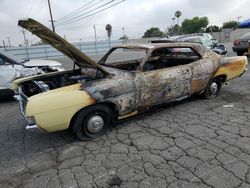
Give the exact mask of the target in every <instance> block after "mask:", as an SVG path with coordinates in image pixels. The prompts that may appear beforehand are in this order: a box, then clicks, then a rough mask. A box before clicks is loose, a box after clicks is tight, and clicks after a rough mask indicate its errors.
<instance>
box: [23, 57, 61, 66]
mask: <svg viewBox="0 0 250 188" xmlns="http://www.w3.org/2000/svg"><path fill="white" fill-rule="evenodd" d="M24 65H25V66H26V67H41V66H50V67H57V66H61V65H62V64H61V63H59V62H57V61H53V60H43V59H31V60H29V61H27V62H25V63H24Z"/></svg>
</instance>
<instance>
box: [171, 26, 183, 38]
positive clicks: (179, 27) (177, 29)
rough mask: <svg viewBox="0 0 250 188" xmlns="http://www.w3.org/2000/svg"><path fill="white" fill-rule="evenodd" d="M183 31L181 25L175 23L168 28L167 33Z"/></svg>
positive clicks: (174, 33) (178, 33)
mask: <svg viewBox="0 0 250 188" xmlns="http://www.w3.org/2000/svg"><path fill="white" fill-rule="evenodd" d="M182 33H183V32H182V27H181V26H179V25H178V24H175V25H174V26H172V27H170V28H168V34H169V35H170V36H173V35H181V34H182Z"/></svg>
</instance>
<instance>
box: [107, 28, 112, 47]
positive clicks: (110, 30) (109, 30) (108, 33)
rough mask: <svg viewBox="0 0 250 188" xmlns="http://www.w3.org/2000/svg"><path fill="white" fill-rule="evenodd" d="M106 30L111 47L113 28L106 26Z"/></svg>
mask: <svg viewBox="0 0 250 188" xmlns="http://www.w3.org/2000/svg"><path fill="white" fill-rule="evenodd" d="M105 29H106V31H107V35H108V38H109V47H110V46H111V45H110V37H111V35H112V26H111V25H110V24H107V25H106V26H105Z"/></svg>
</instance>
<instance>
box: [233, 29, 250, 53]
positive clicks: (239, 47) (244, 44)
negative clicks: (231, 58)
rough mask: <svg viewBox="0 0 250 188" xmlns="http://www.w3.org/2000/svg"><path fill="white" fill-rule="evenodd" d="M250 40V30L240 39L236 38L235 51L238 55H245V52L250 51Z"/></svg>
mask: <svg viewBox="0 0 250 188" xmlns="http://www.w3.org/2000/svg"><path fill="white" fill-rule="evenodd" d="M249 42H250V32H248V33H246V34H245V35H243V36H242V37H240V38H239V39H236V40H234V42H233V51H234V52H236V53H237V55H239V56H240V55H244V53H245V52H248V47H249Z"/></svg>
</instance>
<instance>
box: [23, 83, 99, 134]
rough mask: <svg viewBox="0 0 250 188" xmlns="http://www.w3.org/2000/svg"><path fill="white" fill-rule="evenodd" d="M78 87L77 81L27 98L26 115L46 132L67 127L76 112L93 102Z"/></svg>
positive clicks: (93, 101) (79, 85) (79, 86)
mask: <svg viewBox="0 0 250 188" xmlns="http://www.w3.org/2000/svg"><path fill="white" fill-rule="evenodd" d="M80 88H81V84H80V83H79V84H75V85H71V86H67V87H62V88H59V89H55V90H51V91H48V92H45V93H41V94H38V95H34V96H32V97H30V98H28V103H27V106H26V116H27V117H34V118H35V121H36V125H37V126H38V127H39V128H41V129H43V130H45V131H47V132H53V131H59V130H64V129H67V128H68V127H69V124H70V121H71V119H72V117H73V116H74V114H75V113H76V112H78V111H79V110H81V109H82V108H84V107H86V106H89V105H92V104H94V103H95V100H94V99H93V98H92V97H91V96H90V95H89V94H88V93H87V92H86V91H83V90H81V89H80Z"/></svg>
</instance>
